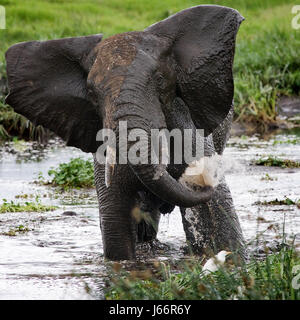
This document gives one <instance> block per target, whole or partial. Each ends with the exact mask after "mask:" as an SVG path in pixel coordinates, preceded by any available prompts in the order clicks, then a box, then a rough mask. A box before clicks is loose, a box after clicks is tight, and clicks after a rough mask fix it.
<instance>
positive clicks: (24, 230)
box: [0, 224, 32, 237]
mask: <svg viewBox="0 0 300 320" xmlns="http://www.w3.org/2000/svg"><path fill="white" fill-rule="evenodd" d="M29 231H32V229H29V228H28V227H25V226H23V225H22V224H20V225H19V226H17V227H14V228H11V229H9V231H7V232H1V233H0V234H1V235H2V236H9V237H15V236H17V235H18V234H24V233H27V232H29Z"/></svg>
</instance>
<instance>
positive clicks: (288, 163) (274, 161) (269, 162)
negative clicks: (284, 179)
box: [254, 156, 300, 168]
mask: <svg viewBox="0 0 300 320" xmlns="http://www.w3.org/2000/svg"><path fill="white" fill-rule="evenodd" d="M254 164H256V165H258V166H268V167H281V168H300V162H297V161H293V160H289V159H279V158H277V157H273V156H269V157H263V158H260V159H258V160H256V161H254Z"/></svg>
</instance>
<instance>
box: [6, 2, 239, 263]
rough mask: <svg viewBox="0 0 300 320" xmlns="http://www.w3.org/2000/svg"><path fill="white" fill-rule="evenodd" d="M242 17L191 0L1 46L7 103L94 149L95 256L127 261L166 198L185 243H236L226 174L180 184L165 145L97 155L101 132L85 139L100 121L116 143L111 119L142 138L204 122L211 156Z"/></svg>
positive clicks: (219, 146)
mask: <svg viewBox="0 0 300 320" xmlns="http://www.w3.org/2000/svg"><path fill="white" fill-rule="evenodd" d="M242 20H243V17H242V16H241V15H240V14H239V12H238V11H236V10H234V9H231V8H227V7H222V6H217V5H199V6H195V7H192V8H188V9H185V10H182V11H180V12H178V13H176V14H174V15H172V16H170V17H168V18H166V19H164V20H162V21H160V22H157V23H155V24H153V25H151V26H149V27H148V28H146V29H145V30H143V31H134V32H125V33H121V34H116V35H113V36H111V37H108V38H106V39H103V38H102V35H101V34H95V35H89V36H81V37H74V38H64V39H55V40H47V41H30V42H22V43H17V44H15V45H13V46H12V47H10V48H9V49H8V50H7V52H6V55H5V57H6V64H7V78H8V87H9V94H8V96H7V97H6V103H7V104H9V105H10V106H12V107H13V108H14V110H15V111H16V112H17V113H20V114H22V115H24V116H25V117H27V118H28V119H29V120H31V121H32V122H33V123H34V124H35V125H42V126H44V127H45V128H48V129H50V130H51V131H53V132H54V133H55V134H57V135H58V136H59V137H61V138H62V139H63V140H65V141H66V145H68V146H73V147H77V148H79V149H81V150H82V151H83V152H87V153H92V154H93V157H94V166H95V170H94V173H95V185H96V192H97V197H98V200H99V213H100V215H99V216H100V228H101V233H102V239H103V250H104V257H105V258H107V259H110V260H130V259H135V257H136V243H138V242H145V241H151V240H154V239H155V238H156V235H157V230H158V225H159V220H160V216H161V214H165V213H170V212H171V211H172V210H173V209H174V207H175V206H179V207H180V210H181V213H182V219H183V225H184V229H185V231H186V234H187V240H188V242H189V243H190V244H191V247H192V249H193V250H194V251H195V252H197V250H198V253H200V254H203V253H204V252H207V250H213V251H216V250H219V249H225V248H226V249H227V248H228V249H240V250H241V252H243V236H242V232H241V229H240V225H239V221H238V218H237V216H236V213H235V211H234V207H233V203H232V198H231V195H230V191H229V188H228V187H227V185H226V182H225V180H223V181H222V182H221V183H220V184H219V185H218V186H217V187H216V188H213V187H211V186H202V187H199V186H198V187H195V188H189V187H188V186H186V185H184V184H183V183H181V182H180V177H181V176H182V174H183V172H184V171H185V169H186V168H187V166H188V163H186V162H183V163H182V164H177V163H175V162H174V159H173V158H174V156H173V155H172V154H171V155H170V158H171V160H170V163H169V164H168V165H166V164H163V163H161V162H159V163H155V164H152V163H151V164H141V163H131V162H130V161H129V162H128V163H125V164H123V163H117V164H116V165H113V166H111V165H109V164H107V163H106V164H105V163H100V162H99V161H98V160H97V151H98V150H99V148H100V147H101V146H103V142H102V143H101V141H99V140H98V139H96V137H97V133H98V132H99V131H100V130H102V129H103V128H108V129H110V130H112V131H113V132H114V133H115V135H116V139H117V143H119V141H120V139H121V133H120V132H119V124H120V122H121V121H126V123H127V127H128V130H133V129H136V128H138V129H142V130H144V132H146V133H147V134H148V135H149V136H150V131H151V130H152V129H168V130H172V129H173V128H179V130H184V129H186V128H190V129H192V130H196V129H203V132H204V136H205V148H204V149H205V153H206V154H210V155H211V154H213V153H215V152H217V153H219V154H221V153H222V151H223V149H224V146H225V143H226V140H227V137H228V133H229V129H230V124H231V121H232V114H233V91H234V83H233V75H232V66H233V58H234V51H235V39H236V34H237V31H238V28H239V26H240V24H241V22H242ZM144 142H145V143H146V142H147V141H144ZM128 144H129V146H128V147H130V146H132V142H128ZM193 148H194V144H193ZM106 152H107V153H106V157H108V149H107V151H106ZM116 156H117V158H118V159H120V155H119V154H117V155H116ZM221 207H222V208H221ZM193 228H196V229H197V228H198V229H199V230H196V231H197V232H196V233H195V232H194V231H193V230H192V229H193ZM200 233H204V234H202V235H201V236H199V235H200ZM201 237H202V240H201V239H200V238H201Z"/></svg>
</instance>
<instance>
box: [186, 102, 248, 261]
mask: <svg viewBox="0 0 300 320" xmlns="http://www.w3.org/2000/svg"><path fill="white" fill-rule="evenodd" d="M232 118H233V108H232V109H231V110H230V112H229V114H228V116H227V118H226V119H225V120H224V122H223V123H222V124H221V125H220V126H219V127H218V128H217V129H216V130H215V131H214V133H213V134H212V135H210V136H209V137H207V138H206V139H205V155H206V156H209V155H211V154H213V153H215V151H216V152H217V153H218V154H222V152H223V150H224V148H225V145H226V142H227V139H228V137H229V130H230V127H231V123H232ZM180 211H181V214H182V221H183V227H184V230H185V233H186V238H187V242H188V243H189V245H190V246H191V249H192V251H193V252H194V253H196V254H200V255H202V254H209V253H212V252H214V253H217V252H219V251H221V250H224V249H225V250H226V249H227V250H230V251H238V253H239V255H240V257H241V258H242V259H245V258H246V249H245V242H244V238H243V234H242V230H241V227H240V223H239V220H238V217H237V215H236V212H235V208H234V205H233V200H232V196H231V193H230V190H229V187H228V185H227V183H226V181H225V178H223V179H222V181H221V183H220V184H219V185H218V186H217V187H216V188H215V192H214V195H213V198H212V199H211V200H210V201H209V202H208V203H204V204H200V205H198V206H195V207H193V208H181V209H180Z"/></svg>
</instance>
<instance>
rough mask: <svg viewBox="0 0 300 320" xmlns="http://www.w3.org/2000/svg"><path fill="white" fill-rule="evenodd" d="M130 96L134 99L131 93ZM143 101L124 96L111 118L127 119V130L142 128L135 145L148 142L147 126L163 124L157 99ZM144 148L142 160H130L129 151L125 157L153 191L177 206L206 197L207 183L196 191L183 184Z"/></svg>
mask: <svg viewBox="0 0 300 320" xmlns="http://www.w3.org/2000/svg"><path fill="white" fill-rule="evenodd" d="M136 98H137V97H136ZM130 100H131V101H132V100H134V99H132V96H131V99H130ZM123 101H124V100H123ZM135 101H137V99H135ZM143 102H144V103H132V102H130V103H129V102H128V100H127V102H126V103H124V102H123V103H122V105H121V106H118V107H117V108H116V109H115V110H116V111H115V114H114V121H116V122H115V124H116V123H119V122H120V121H127V129H128V131H129V132H130V130H131V129H141V130H143V132H145V133H146V135H143V136H141V137H139V139H140V140H139V142H138V143H139V146H149V143H148V142H149V141H151V139H150V137H151V129H159V128H160V129H161V128H166V123H165V118H164V115H163V112H162V110H161V106H160V103H159V101H148V102H147V103H145V101H143ZM146 108H147V109H146ZM129 135H130V133H129ZM119 138H120V137H119ZM132 145H133V144H132V143H130V142H129V143H128V150H129V149H130V147H132ZM146 150H147V154H146V155H144V156H143V159H147V160H148V161H147V162H146V163H145V162H144V163H143V164H140V163H138V164H137V163H133V162H132V161H131V159H130V157H129V154H128V159H127V160H128V163H129V166H130V167H131V169H132V171H133V172H134V173H135V175H136V176H137V177H138V179H139V180H140V181H141V182H142V183H143V184H144V185H145V186H146V187H147V189H149V190H150V191H151V192H152V193H153V194H155V195H157V196H158V197H159V198H160V199H162V200H164V201H166V202H168V203H170V204H172V205H177V206H180V207H193V206H195V205H197V204H199V203H204V202H207V201H209V200H210V198H211V196H212V194H213V189H212V188H211V187H204V188H202V189H201V191H197V192H196V191H193V190H190V189H188V188H186V187H185V186H184V185H182V184H181V183H180V182H178V181H177V180H175V179H174V178H173V177H172V176H171V175H170V174H169V173H168V171H167V168H166V165H165V164H162V163H160V162H158V164H153V163H151V161H150V155H149V154H151V152H149V150H150V149H149V148H148V147H147V148H146Z"/></svg>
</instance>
